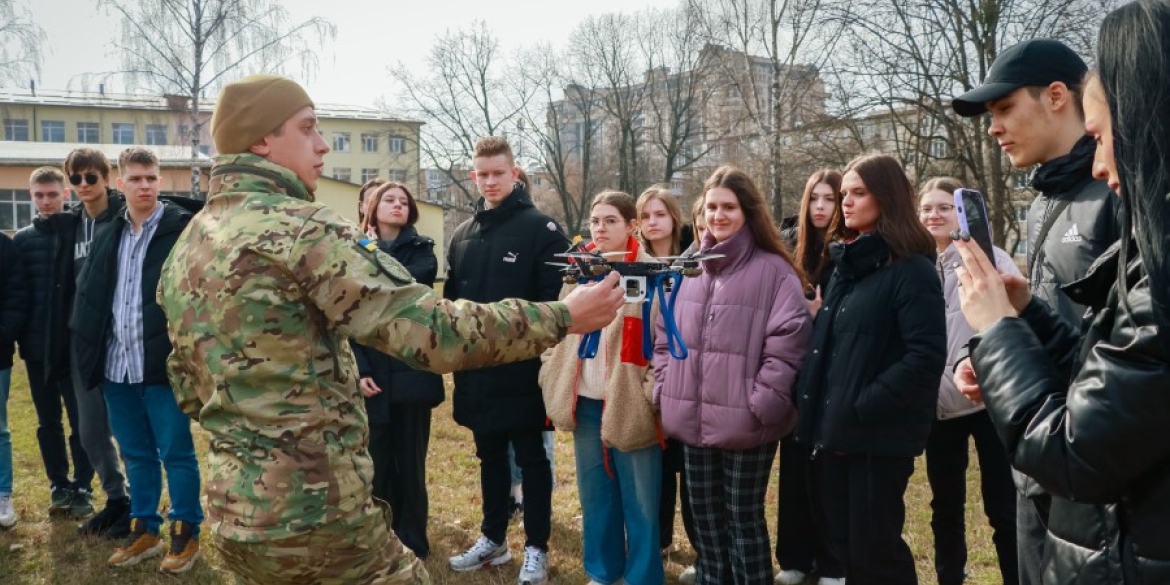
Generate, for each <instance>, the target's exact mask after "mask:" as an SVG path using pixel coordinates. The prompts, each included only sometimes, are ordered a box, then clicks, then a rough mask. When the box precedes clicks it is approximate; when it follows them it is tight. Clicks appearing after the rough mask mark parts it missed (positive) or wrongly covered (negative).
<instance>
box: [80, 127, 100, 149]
mask: <svg viewBox="0 0 1170 585" xmlns="http://www.w3.org/2000/svg"><path fill="white" fill-rule="evenodd" d="M98 133H99V130H98V124H97V122H78V123H77V141H78V142H80V143H82V144H97V143H98V142H100V140H99V138H98Z"/></svg>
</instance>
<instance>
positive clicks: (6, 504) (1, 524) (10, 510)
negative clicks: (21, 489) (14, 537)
mask: <svg viewBox="0 0 1170 585" xmlns="http://www.w3.org/2000/svg"><path fill="white" fill-rule="evenodd" d="M13 526H16V508H14V507H12V494H4V495H2V496H0V528H4V529H8V528H12V527H13Z"/></svg>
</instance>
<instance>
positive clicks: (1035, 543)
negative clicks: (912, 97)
mask: <svg viewBox="0 0 1170 585" xmlns="http://www.w3.org/2000/svg"><path fill="white" fill-rule="evenodd" d="M1086 71H1087V67H1086V66H1085V63H1084V61H1083V60H1081V58H1080V57H1079V56H1077V54H1076V53H1074V52H1073V51H1072V50H1071V49H1069V48H1068V47H1067V46H1065V45H1064V44H1062V43H1060V42H1059V41H1054V40H1050V39H1035V40H1031V41H1025V42H1022V43H1019V44H1017V45H1014V46H1012V47H1009V48H1007V49H1005V50H1004V51H1003V52H1001V53H1000V54H999V57H998V58H996V60H995V62H994V63H992V65H991V70H990V71H989V72H988V74H987V79H985V80H984V81H983V85H981V86H980V87H977V88H975V89H973V90H971V91H969V92H967V93H965V94H963V95H961V96H959V97H957V98H955V99H954V101H953V102H952V104H953V107H954V109H955V112H956V113H957V114H959V115H960V116H978V115H982V114H983V113H985V112H986V113H990V114H991V126H990V128H989V129H988V133H989V134H991V135H992V136H994V137H995V138H996V139H997V140H998V141H999V145H1000V148H1002V149H1003V151H1004V153H1005V154H1007V156H1008V158H1009V159H1010V160H1011V163H1012V166H1014V167H1016V168H1018V169H1025V168H1029V167H1032V166H1035V165H1039V166H1038V167H1036V169H1035V171H1033V173H1032V178H1031V185H1032V188H1033V189H1035V190H1037V191H1039V192H1040V195H1039V196H1037V197H1036V200H1035V201H1033V202H1032V207H1031V209H1030V210H1029V211H1028V267H1027V268H1028V272H1027V274H1028V279H1029V283H1030V288H1031V290H1032V294H1033V295H1035V296H1036V297H1037V298H1040V299H1042V300H1043V301H1044V302H1046V303H1047V304H1048V305H1049V306H1051V307H1052V308H1053V309H1055V310H1056V312H1057V313H1058V314H1059V315H1060V316H1061V318H1063V319H1065V320H1066V321H1068V322H1069V323H1070V324H1072V325H1074V326H1075V327H1078V328H1079V327H1080V326H1081V325H1082V321H1083V318H1084V314H1085V307H1084V306H1083V305H1080V304H1077V303H1076V302H1075V301H1074V300H1072V299H1071V298H1069V296H1067V295H1066V294H1065V293H1064V292H1063V291H1062V290H1061V288H1060V287H1062V286H1063V285H1066V284H1070V283H1073V282H1075V281H1077V280H1080V279H1081V278H1082V277H1084V276H1085V273H1086V272H1087V271H1088V269H1089V267H1090V266H1091V265H1092V264H1093V261H1094V260H1096V259H1097V257H1098V256H1100V255H1101V254H1102V253H1103V252H1105V250H1107V249H1108V248H1109V247H1110V246H1111V245H1113V243H1114V242H1116V241H1117V239H1118V237H1119V235H1120V234H1119V228H1118V223H1117V219H1118V212H1119V204H1118V200H1117V197H1116V196H1115V195H1114V194H1113V193H1112V192H1111V191H1110V190H1109V187H1108V186H1107V185H1106V184H1105V183H1104V182H1102V181H1097V180H1095V179H1093V176H1092V166H1093V153H1094V150H1095V143H1094V141H1093V139H1092V138H1091V137H1089V136H1086V135H1085V121H1084V113H1083V111H1082V107H1081V89H1082V87H1081V86H1082V83H1083V79H1084V76H1085V72H1086ZM955 372H956V373H955V383H956V385H957V386H958V387H959V389H960V390H961V391H964V392H965V393H967V394H968V395H969V396H971V397H972V398H973V399H979V396H978V386H977V384H976V382H975V375H976V374H977V373H976V372H974V371H973V370H972V369H971V367H970V361H969V360H964V361H963V362H961V363H960V364H959V365H958V366H956V368H955ZM1015 478H1016V487H1017V489H1018V492H1019V497H1018V499H1017V508H1016V519H1017V526H1016V530H1017V541H1018V549H1019V564H1020V583H1022V584H1023V585H1039V584H1040V583H1041V576H1042V571H1043V567H1042V560H1043V559H1044V540H1045V533H1046V531H1047V525H1048V509H1049V505H1050V502H1051V498H1050V497H1049V496H1048V494H1046V493H1044V491H1043V490H1042V489H1041V488H1040V487H1039V486H1038V485H1037V484H1036V482H1035V481H1033V480H1032V479H1031V478H1029V477H1027V476H1025V475H1023V474H1021V473H1019V472H1016V473H1015ZM1089 513H1095V512H1089Z"/></svg>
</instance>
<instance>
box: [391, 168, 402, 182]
mask: <svg viewBox="0 0 1170 585" xmlns="http://www.w3.org/2000/svg"><path fill="white" fill-rule="evenodd" d="M388 178H389V179H390V180H391V181H394V182H395V183H405V182H406V171H404V170H401V169H390V174H389V175H388Z"/></svg>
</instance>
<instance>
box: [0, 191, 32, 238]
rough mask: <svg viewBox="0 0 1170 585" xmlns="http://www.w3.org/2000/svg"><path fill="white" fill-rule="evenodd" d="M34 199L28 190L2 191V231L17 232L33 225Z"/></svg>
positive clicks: (0, 227)
mask: <svg viewBox="0 0 1170 585" xmlns="http://www.w3.org/2000/svg"><path fill="white" fill-rule="evenodd" d="M33 213H35V209H34V208H33V204H32V198H31V197H30V196H29V192H28V190H27V189H25V190H16V189H0V230H3V231H16V230H18V229H20V228H22V227H24V226H27V225H29V224H31V223H32V220H33Z"/></svg>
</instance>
